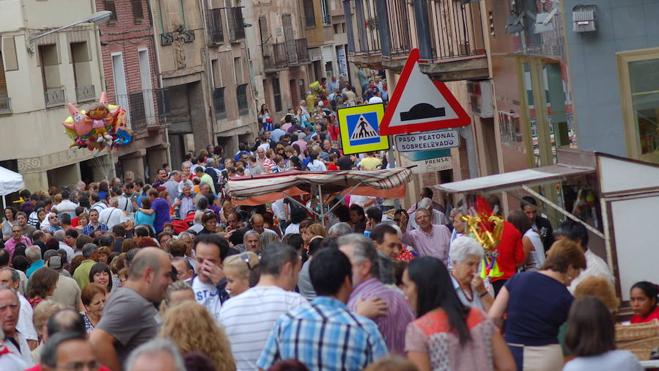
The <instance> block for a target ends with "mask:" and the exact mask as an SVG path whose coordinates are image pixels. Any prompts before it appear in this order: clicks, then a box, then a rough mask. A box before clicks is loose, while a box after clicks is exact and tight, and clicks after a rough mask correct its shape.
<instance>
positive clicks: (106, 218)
mask: <svg viewBox="0 0 659 371" xmlns="http://www.w3.org/2000/svg"><path fill="white" fill-rule="evenodd" d="M117 206H119V200H118V199H117V198H116V197H114V198H112V199H110V206H108V207H107V208H105V209H104V210H103V211H101V212H100V213H99V214H98V220H100V221H101V223H102V224H105V225H107V226H108V229H112V227H114V226H115V225H117V224H120V223H123V222H124V221H125V217H124V212H123V211H121V209H119V208H118V207H117Z"/></svg>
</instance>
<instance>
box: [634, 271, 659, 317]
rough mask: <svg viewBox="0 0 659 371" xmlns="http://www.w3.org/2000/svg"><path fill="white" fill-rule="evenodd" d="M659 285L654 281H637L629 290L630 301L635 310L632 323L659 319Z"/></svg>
mask: <svg viewBox="0 0 659 371" xmlns="http://www.w3.org/2000/svg"><path fill="white" fill-rule="evenodd" d="M658 298H659V286H657V285H655V284H654V283H652V282H648V281H641V282H636V283H635V284H634V285H633V286H632V288H631V290H630V291H629V303H630V305H631V307H632V310H633V311H634V315H633V316H632V318H631V323H645V322H650V321H652V320H655V319H656V320H659V305H657V304H658V302H657V301H658Z"/></svg>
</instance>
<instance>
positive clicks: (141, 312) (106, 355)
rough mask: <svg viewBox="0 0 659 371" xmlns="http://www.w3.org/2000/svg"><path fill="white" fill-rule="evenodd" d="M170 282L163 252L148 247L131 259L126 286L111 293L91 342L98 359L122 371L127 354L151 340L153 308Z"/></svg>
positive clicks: (154, 324)
mask: <svg viewBox="0 0 659 371" xmlns="http://www.w3.org/2000/svg"><path fill="white" fill-rule="evenodd" d="M170 283H172V262H171V259H170V257H169V255H168V254H167V253H165V252H164V251H162V250H160V249H157V248H152V247H147V248H143V249H141V250H140V251H139V252H138V253H137V255H135V258H133V260H132V262H131V264H130V268H129V269H128V280H127V281H126V283H125V285H124V286H122V287H120V288H118V289H115V290H113V291H112V295H111V296H110V299H109V300H108V301H107V303H106V304H105V309H104V310H103V317H102V318H101V321H100V322H99V323H98V324H97V325H96V328H95V329H94V331H93V332H92V334H91V337H90V341H91V343H92V346H93V348H94V352H95V353H96V355H97V357H98V360H99V361H100V362H101V363H102V364H104V365H107V366H108V367H109V368H110V369H111V370H113V371H119V370H121V365H122V364H123V363H124V362H125V361H126V358H128V355H129V354H130V352H131V351H132V350H133V349H135V348H137V347H139V346H140V345H141V344H144V343H146V342H148V341H149V340H151V339H153V338H154V337H155V336H156V335H157V333H158V329H159V322H160V321H159V319H157V316H158V311H157V310H156V307H155V305H157V304H158V303H160V301H161V300H162V299H163V298H164V296H165V291H166V290H167V286H168V285H169V284H170Z"/></svg>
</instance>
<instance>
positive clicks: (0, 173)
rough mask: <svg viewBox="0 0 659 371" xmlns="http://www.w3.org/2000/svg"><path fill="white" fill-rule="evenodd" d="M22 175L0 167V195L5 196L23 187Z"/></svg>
mask: <svg viewBox="0 0 659 371" xmlns="http://www.w3.org/2000/svg"><path fill="white" fill-rule="evenodd" d="M24 187H25V185H24V184H23V176H22V175H21V174H19V173H15V172H13V171H11V170H9V169H5V168H4V167H0V196H6V195H8V194H10V193H13V192H18V191H20V190H21V189H23V188H24Z"/></svg>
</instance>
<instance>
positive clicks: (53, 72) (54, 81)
mask: <svg viewBox="0 0 659 371" xmlns="http://www.w3.org/2000/svg"><path fill="white" fill-rule="evenodd" d="M38 53H39V66H40V67H41V78H42V81H43V89H44V97H45V100H46V107H53V106H58V105H62V104H64V102H65V100H66V97H65V96H64V87H63V86H62V82H61V80H60V75H59V63H60V62H59V54H58V53H57V45H55V44H47V45H39V48H38Z"/></svg>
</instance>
